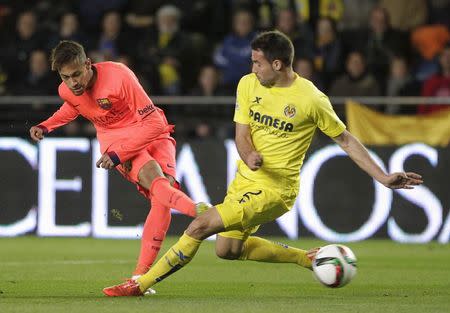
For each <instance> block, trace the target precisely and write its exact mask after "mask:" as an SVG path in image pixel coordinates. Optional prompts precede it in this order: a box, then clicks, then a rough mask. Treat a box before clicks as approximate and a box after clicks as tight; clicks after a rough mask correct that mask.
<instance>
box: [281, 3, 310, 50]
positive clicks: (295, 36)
mask: <svg viewBox="0 0 450 313" xmlns="http://www.w3.org/2000/svg"><path fill="white" fill-rule="evenodd" d="M276 29H277V30H279V31H280V32H282V33H284V34H285V35H287V36H288V37H289V39H291V41H292V44H293V45H294V49H295V57H296V58H312V57H313V56H314V36H313V33H312V31H311V29H310V28H309V25H308V24H306V23H303V22H297V18H296V15H295V12H294V11H292V10H289V9H284V10H280V11H279V12H278V14H277V24H276Z"/></svg>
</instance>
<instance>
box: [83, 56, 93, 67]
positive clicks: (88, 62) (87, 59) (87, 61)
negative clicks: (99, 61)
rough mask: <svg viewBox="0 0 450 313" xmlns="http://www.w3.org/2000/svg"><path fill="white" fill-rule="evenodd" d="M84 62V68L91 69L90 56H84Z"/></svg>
mask: <svg viewBox="0 0 450 313" xmlns="http://www.w3.org/2000/svg"><path fill="white" fill-rule="evenodd" d="M84 64H86V68H87V69H88V70H90V69H91V65H92V61H91V59H90V58H86V62H85V63H84Z"/></svg>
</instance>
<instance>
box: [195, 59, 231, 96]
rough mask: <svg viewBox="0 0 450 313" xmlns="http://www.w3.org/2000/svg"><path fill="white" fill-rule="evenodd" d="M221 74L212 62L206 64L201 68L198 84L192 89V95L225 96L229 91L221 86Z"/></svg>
mask: <svg viewBox="0 0 450 313" xmlns="http://www.w3.org/2000/svg"><path fill="white" fill-rule="evenodd" d="M219 83H220V74H219V71H218V69H217V67H215V66H214V65H212V64H207V65H204V66H203V67H202V68H201V69H200V74H199V76H198V84H197V86H196V87H195V88H194V89H192V91H191V96H224V95H226V94H227V93H226V92H225V90H224V89H223V88H222V87H221V86H220V84H219Z"/></svg>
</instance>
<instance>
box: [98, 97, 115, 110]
mask: <svg viewBox="0 0 450 313" xmlns="http://www.w3.org/2000/svg"><path fill="white" fill-rule="evenodd" d="M97 104H98V105H99V106H100V107H101V108H102V109H103V110H109V109H111V107H112V103H111V101H109V99H108V98H101V99H97Z"/></svg>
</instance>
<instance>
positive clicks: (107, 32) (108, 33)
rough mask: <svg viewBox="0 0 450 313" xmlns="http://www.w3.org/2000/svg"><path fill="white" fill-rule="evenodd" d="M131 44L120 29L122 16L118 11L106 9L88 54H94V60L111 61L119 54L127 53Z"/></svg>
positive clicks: (130, 48)
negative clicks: (99, 30) (96, 36)
mask: <svg viewBox="0 0 450 313" xmlns="http://www.w3.org/2000/svg"><path fill="white" fill-rule="evenodd" d="M132 46H133V44H132V41H131V40H130V38H129V37H128V35H127V34H126V33H125V32H124V31H123V30H122V17H121V15H120V13H119V12H118V11H108V12H106V13H105V15H104V16H103V19H102V25H101V33H100V35H99V36H98V38H97V39H96V41H95V43H94V45H93V47H92V48H93V49H94V50H93V51H91V52H90V54H95V55H96V58H95V59H96V61H98V62H102V61H111V60H114V59H116V58H117V57H119V55H122V54H127V53H128V51H130V50H132V49H133V48H132Z"/></svg>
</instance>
